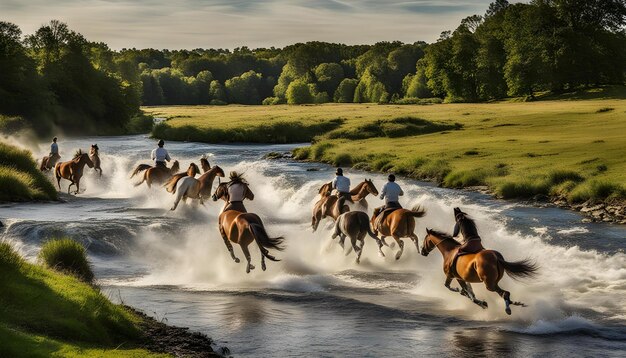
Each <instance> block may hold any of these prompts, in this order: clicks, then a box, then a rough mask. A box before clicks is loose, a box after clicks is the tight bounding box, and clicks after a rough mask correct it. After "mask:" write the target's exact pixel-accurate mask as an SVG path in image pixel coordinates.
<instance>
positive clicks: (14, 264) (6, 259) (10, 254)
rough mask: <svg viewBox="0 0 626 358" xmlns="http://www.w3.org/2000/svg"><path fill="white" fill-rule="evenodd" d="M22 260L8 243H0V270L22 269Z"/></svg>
mask: <svg viewBox="0 0 626 358" xmlns="http://www.w3.org/2000/svg"><path fill="white" fill-rule="evenodd" d="M23 264H24V259H23V258H22V257H21V256H20V255H19V254H18V253H17V252H15V250H14V249H13V247H12V246H11V244H9V243H8V242H0V269H2V270H16V269H19V268H21V267H22V265H23Z"/></svg>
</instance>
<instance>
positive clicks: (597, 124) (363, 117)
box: [144, 87, 626, 202]
mask: <svg viewBox="0 0 626 358" xmlns="http://www.w3.org/2000/svg"><path fill="white" fill-rule="evenodd" d="M624 98H626V89H624V88H623V87H609V88H604V89H597V90H590V91H587V92H582V93H576V94H569V95H562V96H559V97H548V98H544V99H542V100H539V101H534V102H522V101H515V100H509V101H501V102H494V103H480V104H433V105H376V104H323V105H305V106H289V105H278V106H240V105H229V106H169V107H145V108H144V110H145V111H146V112H148V113H149V114H152V115H154V116H157V117H166V118H168V120H167V121H166V122H164V123H163V124H161V125H160V126H157V127H156V128H155V130H154V131H153V135H154V136H155V137H159V138H164V139H170V140H190V141H203V142H268V143H286V142H303V141H312V145H311V146H307V147H303V148H300V149H297V150H296V151H295V153H294V154H295V156H296V158H297V159H301V160H314V161H321V162H326V163H332V164H334V165H341V166H345V167H356V168H361V169H366V170H375V171H382V172H387V171H391V172H396V173H399V174H404V175H407V176H411V177H414V178H419V179H428V180H435V181H437V182H439V183H440V184H441V185H443V186H446V187H453V188H462V187H470V186H479V185H487V186H489V188H490V189H491V190H492V191H493V192H495V193H496V194H497V195H499V196H501V197H505V198H519V197H521V198H523V197H533V196H535V195H538V194H543V195H551V196H561V197H566V198H567V199H568V200H569V201H570V202H582V201H586V200H588V199H594V200H604V199H607V198H609V199H610V198H618V199H623V198H625V197H626V189H625V188H624V185H623V183H624V182H625V181H626V101H624Z"/></svg>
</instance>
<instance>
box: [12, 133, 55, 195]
mask: <svg viewBox="0 0 626 358" xmlns="http://www.w3.org/2000/svg"><path fill="white" fill-rule="evenodd" d="M0 188H2V189H1V190H0V201H27V200H53V199H56V198H57V191H56V189H55V188H54V186H53V185H52V183H51V182H50V181H49V180H48V179H47V178H46V177H45V175H43V173H41V172H40V171H39V168H38V167H37V164H36V163H35V160H34V159H33V156H32V154H31V153H30V152H29V151H27V150H23V149H19V148H17V147H15V146H12V145H10V144H6V143H2V142H0Z"/></svg>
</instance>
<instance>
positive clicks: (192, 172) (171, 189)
mask: <svg viewBox="0 0 626 358" xmlns="http://www.w3.org/2000/svg"><path fill="white" fill-rule="evenodd" d="M198 173H200V168H198V166H197V165H196V163H191V164H189V168H187V171H186V172H182V173H176V174H174V175H172V177H171V178H169V179H168V180H167V182H166V183H165V184H163V186H164V187H165V190H167V192H168V193H172V194H174V193H176V184H177V183H178V181H179V180H181V179H182V178H184V177H192V178H193V177H195V176H196V174H198Z"/></svg>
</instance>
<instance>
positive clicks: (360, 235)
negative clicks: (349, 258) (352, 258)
mask: <svg viewBox="0 0 626 358" xmlns="http://www.w3.org/2000/svg"><path fill="white" fill-rule="evenodd" d="M369 221H370V218H369V216H368V215H367V213H364V212H362V211H348V212H347V213H343V214H341V215H339V217H338V218H337V221H335V232H334V233H333V236H332V239H335V238H336V237H337V236H339V245H341V247H342V248H343V246H344V241H345V240H346V237H349V238H350V242H351V244H352V248H353V249H354V252H355V253H356V263H357V264H358V263H360V262H361V254H362V253H363V246H364V245H365V235H366V234H368V235H369V236H371V237H372V238H373V239H374V240H376V243H377V244H378V252H379V253H380V255H381V256H383V257H384V256H385V254H384V253H383V250H382V247H383V243H382V242H381V241H380V239H379V238H378V237H377V236H376V235H375V234H374V233H373V232H372V229H371V228H370V222H369ZM357 240H358V241H360V242H361V245H360V246H357V244H356V242H357ZM349 253H350V251H348V254H349Z"/></svg>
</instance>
